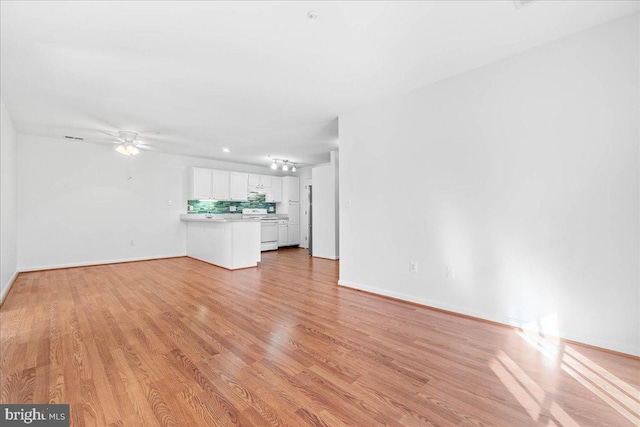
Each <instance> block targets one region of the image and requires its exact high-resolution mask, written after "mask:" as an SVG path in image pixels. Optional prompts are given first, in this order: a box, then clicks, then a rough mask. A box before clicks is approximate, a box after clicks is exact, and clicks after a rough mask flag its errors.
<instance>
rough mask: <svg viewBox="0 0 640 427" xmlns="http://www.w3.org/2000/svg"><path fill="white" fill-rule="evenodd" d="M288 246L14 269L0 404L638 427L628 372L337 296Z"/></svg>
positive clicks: (307, 420)
mask: <svg viewBox="0 0 640 427" xmlns="http://www.w3.org/2000/svg"><path fill="white" fill-rule="evenodd" d="M338 268H339V264H338V262H335V261H330V260H321V259H315V258H310V257H308V255H307V254H306V252H305V251H303V250H299V249H286V250H279V251H277V252H268V253H263V254H262V262H261V263H260V265H259V267H258V268H254V269H245V270H238V271H228V270H224V269H221V268H218V267H215V266H212V265H209V264H206V263H203V262H200V261H197V260H193V259H189V258H170V259H163V260H154V261H142V262H134V263H124V264H110V265H101V266H94V267H80V268H72V269H61V270H50V271H43V272H33V273H22V274H20V275H19V276H18V278H17V279H16V281H15V284H14V285H13V287H12V290H11V292H10V294H9V295H8V296H7V298H6V300H5V303H4V304H3V306H2V307H1V308H0V356H1V360H0V398H1V401H2V403H48V402H50V403H69V404H70V407H71V425H73V426H93V425H96V426H114V427H116V426H117V427H120V426H135V427H137V426H145V427H146V426H151V427H153V426H180V427H182V426H189V427H191V426H194V427H196V426H203V427H204V426H207V427H208V426H229V425H243V426H275V427H282V426H290V427H298V426H343V425H351V426H358V427H360V426H374V425H380V426H385V425H386V426H394V427H396V426H425V425H444V426H448V425H475V426H490V425H495V426H515V425H517V426H528V425H531V426H536V425H544V426H546V425H554V424H555V425H563V426H568V425H598V426H600V425H603V426H604V425H610V426H633V425H637V424H639V423H640V361H638V359H636V358H630V357H623V356H620V355H616V354H612V353H609V352H605V351H600V350H598V349H594V348H589V347H584V346H580V345H576V344H571V343H566V342H562V341H560V342H559V341H557V340H556V341H554V340H550V339H547V338H544V337H540V336H537V335H530V334H526V333H524V332H520V331H517V330H514V329H510V328H506V327H501V326H499V325H495V324H490V323H486V322H481V321H476V320H474V319H470V318H465V317H460V316H455V315H452V314H450V313H445V312H442V311H438V310H431V309H428V308H425V307H420V306H416V305H412V304H408V303H404V302H401V301H397V300H391V299H386V298H381V297H377V296H374V295H370V294H366V293H363V292H358V291H355V290H352V289H346V288H341V287H338V286H336V281H337V277H338Z"/></svg>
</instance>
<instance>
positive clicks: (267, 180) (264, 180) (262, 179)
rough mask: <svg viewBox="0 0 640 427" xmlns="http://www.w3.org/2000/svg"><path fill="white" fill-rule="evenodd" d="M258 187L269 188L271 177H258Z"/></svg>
mask: <svg viewBox="0 0 640 427" xmlns="http://www.w3.org/2000/svg"><path fill="white" fill-rule="evenodd" d="M260 185H262V187H263V188H271V176H269V175H260Z"/></svg>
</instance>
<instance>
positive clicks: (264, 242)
mask: <svg viewBox="0 0 640 427" xmlns="http://www.w3.org/2000/svg"><path fill="white" fill-rule="evenodd" d="M242 218H247V219H249V218H250V219H255V218H259V219H260V250H261V251H263V252H264V251H273V250H277V249H278V218H277V217H276V216H268V215H267V210H266V209H242Z"/></svg>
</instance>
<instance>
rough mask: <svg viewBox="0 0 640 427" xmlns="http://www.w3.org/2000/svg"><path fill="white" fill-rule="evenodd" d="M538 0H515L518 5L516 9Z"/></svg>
mask: <svg viewBox="0 0 640 427" xmlns="http://www.w3.org/2000/svg"><path fill="white" fill-rule="evenodd" d="M536 1H538V0H513V4H515V5H516V9H520V8H521V7H524V6H527V5H530V4H531V3H535V2H536Z"/></svg>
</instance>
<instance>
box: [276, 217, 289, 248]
mask: <svg viewBox="0 0 640 427" xmlns="http://www.w3.org/2000/svg"><path fill="white" fill-rule="evenodd" d="M288 245H289V224H288V221H287V220H286V219H285V220H283V219H281V220H280V221H278V247H279V248H280V247H282V246H288Z"/></svg>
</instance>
